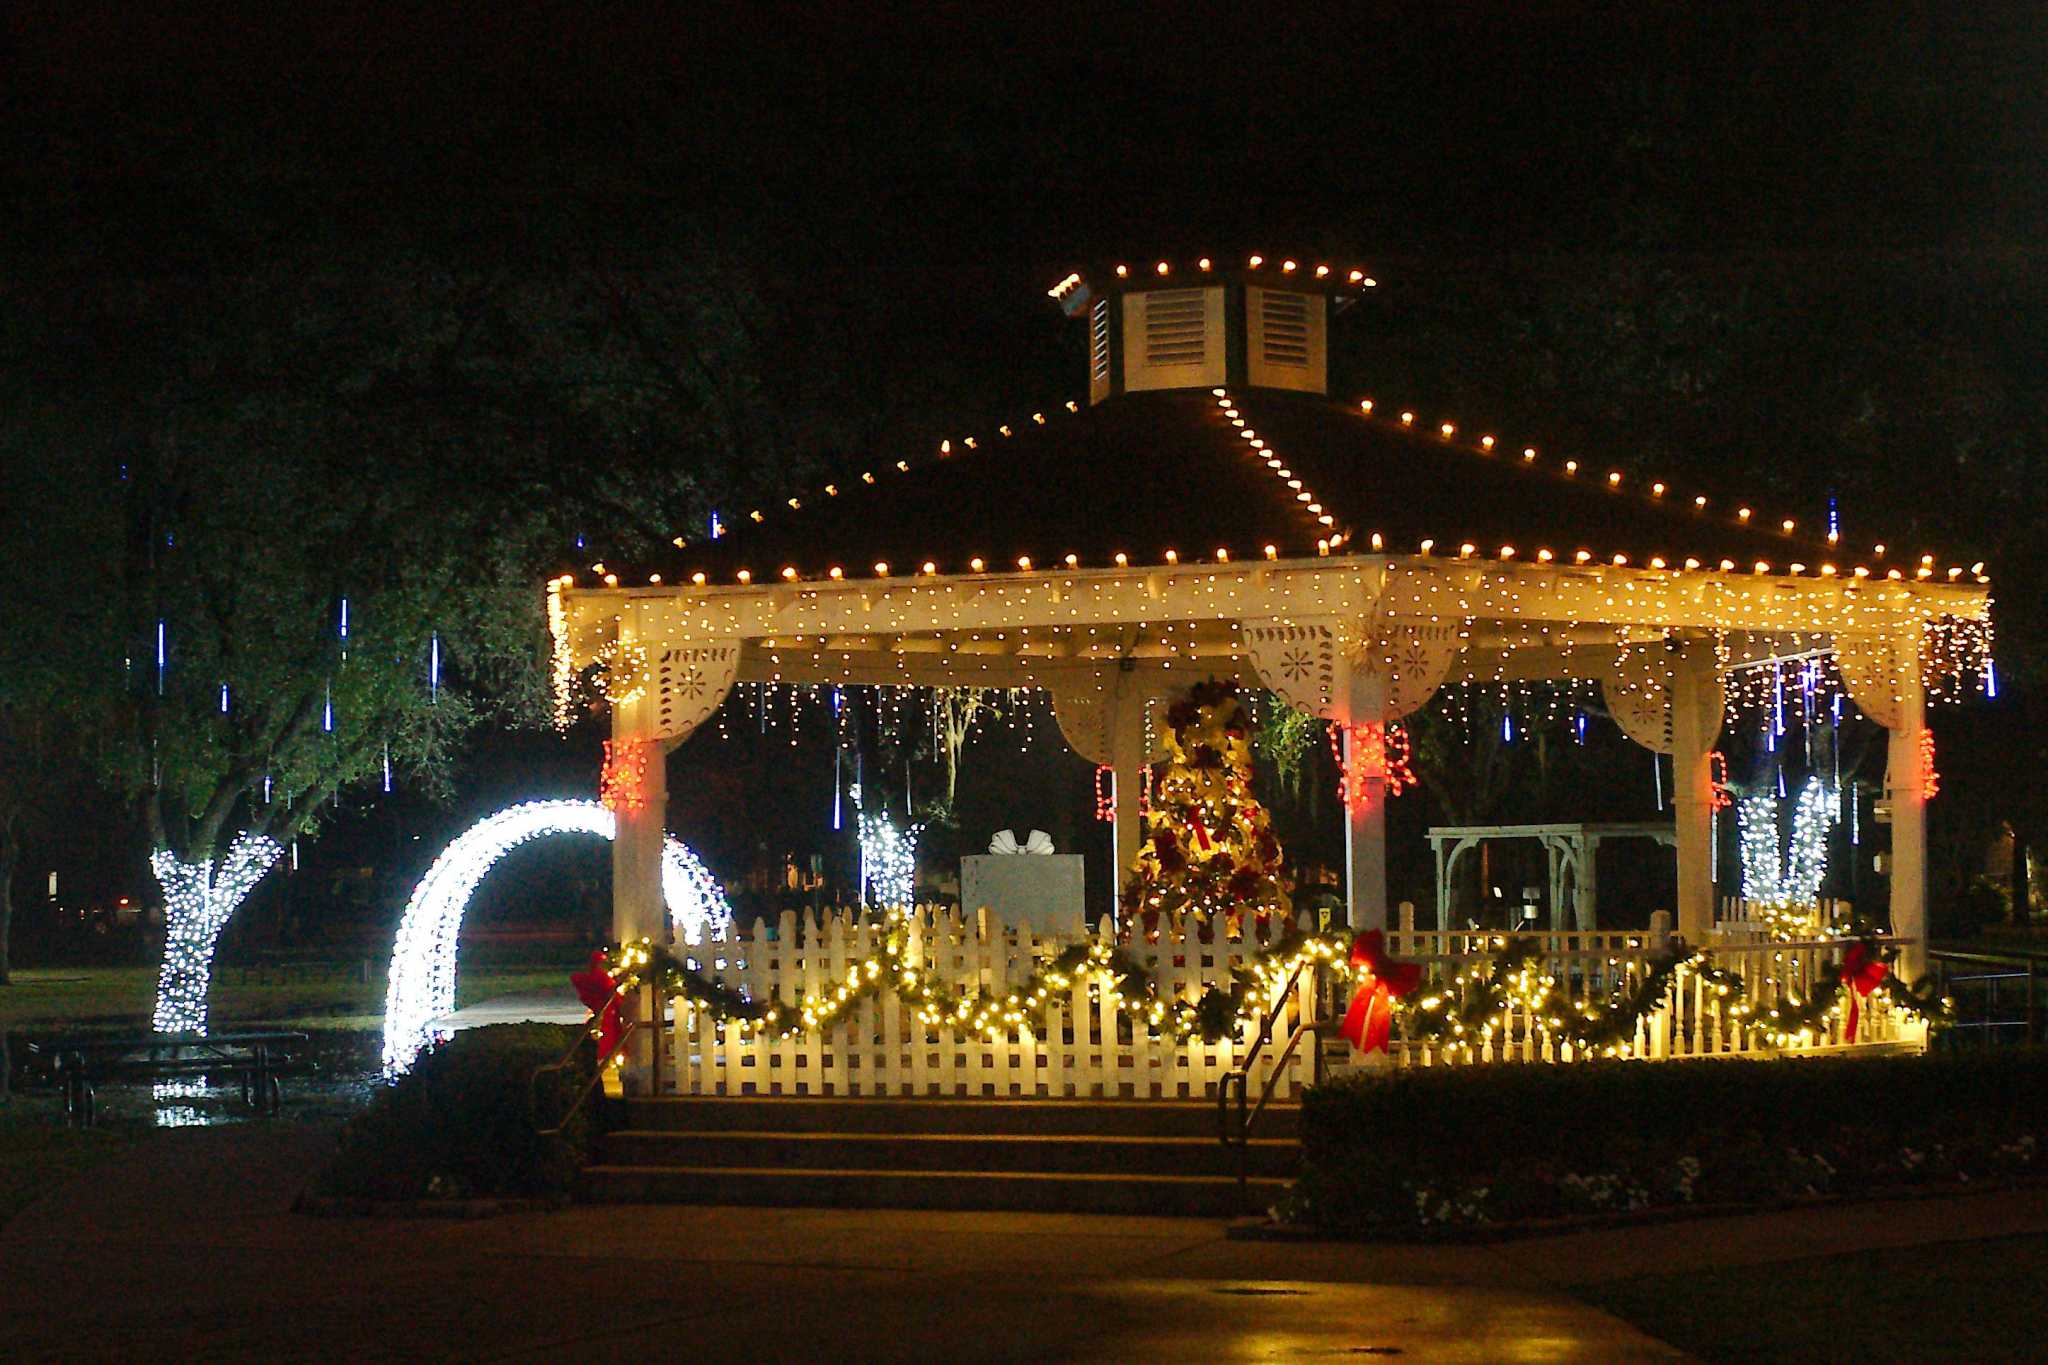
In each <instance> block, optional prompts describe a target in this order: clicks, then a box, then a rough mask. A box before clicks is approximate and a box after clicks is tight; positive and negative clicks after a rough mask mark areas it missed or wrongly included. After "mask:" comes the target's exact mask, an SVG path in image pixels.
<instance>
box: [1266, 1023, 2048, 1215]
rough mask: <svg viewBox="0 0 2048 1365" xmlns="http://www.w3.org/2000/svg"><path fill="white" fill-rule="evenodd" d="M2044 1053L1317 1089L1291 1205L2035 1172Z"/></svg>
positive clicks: (1571, 1206) (1413, 1074)
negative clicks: (1301, 1175) (1298, 1177)
mask: <svg viewBox="0 0 2048 1365" xmlns="http://www.w3.org/2000/svg"><path fill="white" fill-rule="evenodd" d="M2044 1142H2048V1049H2039V1048H2024V1049H2023V1048H2014V1049H2005V1050H1999V1051H1989V1052H1976V1053H1963V1054H1956V1053H1947V1054H1939V1055H1929V1056H1919V1057H1914V1056H1879V1057H1839V1058H1834V1057H1830V1058H1781V1059H1774V1060H1767V1061H1749V1060H1734V1059H1728V1060H1713V1061H1705V1060H1703V1061H1689V1062H1666V1063H1654V1064H1652V1063H1643V1062H1603V1063H1590V1062H1589V1063H1583V1064H1577V1065H1571V1066H1491V1067H1465V1068H1448V1067H1446V1068H1431V1069H1423V1070H1409V1071H1390V1072H1382V1073H1368V1074H1362V1075H1355V1076H1350V1077H1346V1078H1343V1079H1341V1080H1338V1081H1335V1082H1332V1083H1330V1084H1328V1085H1323V1086H1318V1087H1316V1088H1315V1089H1313V1090H1311V1091H1309V1092H1308V1093H1307V1095H1305V1096H1304V1098H1303V1102H1302V1158H1303V1163H1302V1164H1303V1172H1304V1174H1303V1177H1302V1179H1301V1181H1300V1182H1299V1183H1298V1185H1297V1186H1296V1187H1295V1189H1294V1191H1293V1192H1292V1194H1291V1196H1290V1198H1289V1199H1288V1201H1287V1202H1286V1203H1285V1204H1283V1206H1282V1210H1281V1211H1282V1213H1283V1215H1284V1216H1286V1217H1289V1218H1291V1219H1293V1220H1295V1221H1301V1222H1307V1223H1312V1224H1315V1225H1317V1226H1319V1227H1321V1228H1324V1229H1326V1230H1329V1231H1335V1232H1345V1233H1361V1232H1371V1231H1375V1230H1394V1229H1403V1228H1405V1229H1413V1228H1417V1227H1430V1226H1440V1225H1446V1224H1449V1225H1461V1224H1462V1225H1479V1224H1491V1223H1510V1222H1519V1221H1525V1220H1530V1219H1540V1218H1554V1217H1561V1216H1566V1215H1570V1214H1574V1213H1595V1212H1604V1211H1620V1210H1627V1209H1641V1208H1649V1207H1655V1206H1658V1205H1683V1204H1689V1203H1698V1204H1723V1203H1759V1202H1773V1201H1779V1200H1784V1199H1789V1198H1798V1197H1801V1196H1806V1195H1816V1194H1847V1193H1854V1192H1856V1191H1859V1190H1863V1189H1871V1188H1878V1187H1883V1186H1887V1185H1901V1184H1913V1183H1923V1182H1927V1181H1938V1180H1966V1179H1975V1178H1981V1177H1986V1176H1995V1175H2007V1174H2017V1173H2021V1172H2024V1171H2027V1170H2032V1169H2039V1168H2040V1166H2041V1164H2042V1163H2041V1160H2040V1153H2041V1149H2042V1147H2043V1145H2044Z"/></svg>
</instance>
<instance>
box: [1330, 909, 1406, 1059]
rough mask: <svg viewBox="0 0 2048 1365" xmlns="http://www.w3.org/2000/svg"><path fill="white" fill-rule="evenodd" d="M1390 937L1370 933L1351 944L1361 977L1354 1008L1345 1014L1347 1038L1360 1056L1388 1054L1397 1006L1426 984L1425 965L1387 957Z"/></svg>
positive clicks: (1379, 933) (1373, 930)
mask: <svg viewBox="0 0 2048 1365" xmlns="http://www.w3.org/2000/svg"><path fill="white" fill-rule="evenodd" d="M1386 943H1387V936H1386V935H1385V934H1383V933H1381V932H1380V931H1379V930H1377V929H1368V930H1366V931H1365V932H1364V933H1362V934H1360V935H1359V936H1358V937H1357V938H1355V939H1353V940H1351V965H1352V966H1353V967H1354V968H1362V969H1363V970H1362V971H1359V972H1358V973H1357V975H1358V977H1359V981H1358V988H1357V989H1356V990H1354V991H1352V993H1351V1008H1350V1009H1348V1010H1346V1011H1345V1012H1344V1036H1345V1037H1346V1038H1349V1039H1350V1040H1351V1046H1353V1047H1355V1048H1357V1049H1358V1050H1359V1051H1360V1052H1385V1051H1386V1050H1387V1039H1388V1037H1389V1036H1390V1035H1391V1034H1392V1032H1393V1028H1394V1005H1393V1002H1394V1001H1396V1000H1398V999H1400V998H1401V997H1403V996H1405V995H1407V994H1408V993H1409V992H1410V991H1413V990H1414V989H1415V988H1416V986H1418V985H1420V984H1421V982H1422V964H1421V963H1419V962H1396V961H1394V960H1393V959H1392V958H1390V957H1388V956H1387V953H1386Z"/></svg>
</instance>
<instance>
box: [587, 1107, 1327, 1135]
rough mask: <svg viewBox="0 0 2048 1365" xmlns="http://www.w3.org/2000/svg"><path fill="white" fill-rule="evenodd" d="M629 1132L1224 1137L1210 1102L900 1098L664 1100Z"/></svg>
mask: <svg viewBox="0 0 2048 1365" xmlns="http://www.w3.org/2000/svg"><path fill="white" fill-rule="evenodd" d="M625 1104H626V1114H625V1122H624V1124H623V1125H622V1126H623V1127H625V1128H629V1129H633V1130H636V1131H646V1132H652V1131H681V1132H692V1133H706V1132H717V1131H721V1130H723V1131H743V1132H757V1133H762V1132H765V1133H919V1134H946V1133H971V1134H977V1135H1001V1134H1017V1135H1025V1136H1042V1137H1052V1136H1060V1135H1068V1136H1101V1137H1113V1136H1114V1137H1190V1138H1207V1139H1208V1140H1209V1141H1211V1142H1215V1141H1216V1140H1217V1133H1218V1125H1217V1112H1216V1105H1215V1103H1214V1102H1213V1101H1210V1100H1097V1099H1060V1100H1020V1099H1003V1100H993V1099H992V1100H977V1099H957V1098H949V1099H915V1098H900V1097H895V1096H867V1095H859V1096H846V1097H844V1098H840V1097H810V1096H791V1095H739V1096H729V1095H664V1096H658V1097H650V1098H646V1099H631V1100H627V1101H626V1102H625ZM1254 1131H1255V1134H1256V1136H1257V1137H1260V1138H1286V1139H1293V1138H1296V1137H1298V1136H1299V1135H1300V1132H1301V1106H1300V1105H1298V1104H1281V1103H1277V1102H1276V1103H1274V1104H1270V1105H1268V1106H1267V1107H1266V1111H1265V1113H1263V1114H1261V1115H1260V1116H1259V1121H1258V1125H1257V1127H1256V1129H1255V1130H1254Z"/></svg>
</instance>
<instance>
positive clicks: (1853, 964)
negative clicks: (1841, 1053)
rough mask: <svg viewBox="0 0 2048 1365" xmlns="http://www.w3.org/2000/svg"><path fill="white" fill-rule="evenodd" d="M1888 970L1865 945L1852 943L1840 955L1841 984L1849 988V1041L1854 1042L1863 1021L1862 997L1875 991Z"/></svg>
mask: <svg viewBox="0 0 2048 1365" xmlns="http://www.w3.org/2000/svg"><path fill="white" fill-rule="evenodd" d="M1889 970H1890V969H1889V968H1887V967H1886V966H1885V965H1884V959H1883V958H1881V957H1879V956H1878V955H1877V954H1876V953H1873V952H1871V951H1870V948H1869V947H1868V946H1867V945H1866V944H1862V943H1853V944H1851V945H1849V951H1848V952H1846V953H1844V954H1842V984H1843V985H1844V986H1846V987H1848V988H1849V1041H1850V1042H1852V1043H1853V1042H1855V1041H1856V1028H1857V1025H1859V1024H1860V1023H1861V1022H1862V1020H1863V997H1864V996H1866V995H1868V994H1870V993H1871V992H1872V991H1874V990H1876V989H1877V988H1878V986H1879V985H1880V984H1881V983H1882V982H1883V981H1884V978H1885V973H1886V972H1887V971H1889Z"/></svg>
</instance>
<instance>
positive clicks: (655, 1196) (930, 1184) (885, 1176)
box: [582, 1166, 1287, 1218]
mask: <svg viewBox="0 0 2048 1365" xmlns="http://www.w3.org/2000/svg"><path fill="white" fill-rule="evenodd" d="M1286 1187H1287V1182H1286V1181H1284V1180H1273V1179H1255V1180H1252V1181H1251V1182H1249V1184H1248V1186H1247V1188H1246V1190H1245V1191H1243V1192H1242V1193H1241V1192H1240V1191H1239V1189H1238V1185H1237V1181H1236V1180H1235V1179H1231V1178H1225V1177H1222V1176H1213V1175H1130V1174H1118V1175H1088V1174H1080V1173H1075V1172H1037V1171H1033V1172H1025V1171H1005V1172H998V1173H992V1172H988V1171H964V1170H931V1171H871V1170H843V1169H796V1170H791V1169H773V1168H769V1169H764V1168H759V1167H745V1166H738V1167H734V1166H588V1167H585V1168H584V1171H583V1183H582V1193H583V1197H584V1198H585V1199H587V1200H589V1201H591V1202H593V1203H600V1204H647V1203H657V1204H737V1205H764V1204H765V1205H802V1206H814V1207H833V1208H910V1209H1021V1210H1034V1211H1038V1212H1046V1213H1118V1214H1154V1215H1166V1216H1177V1217H1193V1218H1229V1217H1235V1216H1238V1215H1239V1214H1242V1213H1248V1212H1257V1211H1259V1210H1262V1209H1264V1208H1266V1207H1267V1206H1269V1205H1270V1204H1271V1203H1272V1202H1273V1201H1274V1199H1276V1198H1277V1197H1278V1196H1279V1195H1280V1193H1281V1192H1282V1191H1283V1190H1285V1189H1286Z"/></svg>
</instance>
